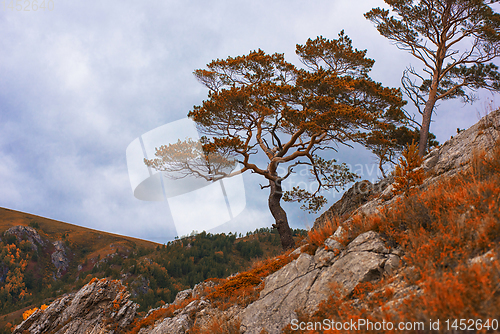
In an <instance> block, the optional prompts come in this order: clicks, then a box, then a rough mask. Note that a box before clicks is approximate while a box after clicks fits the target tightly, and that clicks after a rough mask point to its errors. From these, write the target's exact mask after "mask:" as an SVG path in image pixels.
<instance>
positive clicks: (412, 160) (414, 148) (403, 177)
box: [394, 141, 425, 196]
mask: <svg viewBox="0 0 500 334" xmlns="http://www.w3.org/2000/svg"><path fill="white" fill-rule="evenodd" d="M422 162H423V158H421V157H420V156H419V154H418V145H417V144H416V143H415V142H414V141H412V143H411V144H410V145H408V146H407V147H406V149H405V150H404V151H403V156H402V157H401V158H399V164H398V165H397V166H396V169H395V170H394V181H395V182H394V193H395V194H405V196H408V195H410V193H411V192H412V191H413V190H414V189H415V188H416V187H417V186H419V185H421V184H422V183H423V182H424V178H425V172H424V170H423V169H422V168H418V167H420V165H421V164H422Z"/></svg>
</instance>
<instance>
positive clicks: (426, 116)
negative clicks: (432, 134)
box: [418, 74, 439, 157]
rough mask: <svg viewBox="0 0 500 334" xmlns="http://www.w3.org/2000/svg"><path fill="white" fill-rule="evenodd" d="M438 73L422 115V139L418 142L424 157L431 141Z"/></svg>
mask: <svg viewBox="0 0 500 334" xmlns="http://www.w3.org/2000/svg"><path fill="white" fill-rule="evenodd" d="M437 77H438V75H437V74H435V75H434V77H433V79H432V84H431V88H430V91H429V98H428V99H427V102H426V103H425V107H424V111H423V115H422V127H421V128H420V139H419V142H418V155H419V157H423V156H424V154H425V151H426V150H427V143H428V141H429V130H430V127H431V118H432V111H433V110H434V105H435V104H436V101H437V98H436V97H437V90H438V85H439V83H438V79H437Z"/></svg>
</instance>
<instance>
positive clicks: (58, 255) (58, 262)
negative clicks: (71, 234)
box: [50, 240, 69, 278]
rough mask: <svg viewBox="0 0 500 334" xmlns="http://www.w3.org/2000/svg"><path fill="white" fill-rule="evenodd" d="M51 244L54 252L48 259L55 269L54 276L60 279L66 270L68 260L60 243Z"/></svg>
mask: <svg viewBox="0 0 500 334" xmlns="http://www.w3.org/2000/svg"><path fill="white" fill-rule="evenodd" d="M52 244H53V245H54V247H55V251H54V252H53V253H52V254H51V255H50V259H51V260H52V263H53V264H54V266H55V267H56V269H57V273H56V274H55V276H56V277H57V278H61V275H62V272H63V271H65V270H66V269H68V265H69V260H68V258H67V257H66V250H65V248H64V244H63V243H62V241H60V240H58V241H54V242H53V243H52Z"/></svg>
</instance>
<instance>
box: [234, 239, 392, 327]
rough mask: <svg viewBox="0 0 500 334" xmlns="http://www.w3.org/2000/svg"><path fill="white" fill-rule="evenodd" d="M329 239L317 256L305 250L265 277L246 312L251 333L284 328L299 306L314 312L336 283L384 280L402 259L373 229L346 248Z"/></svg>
mask: <svg viewBox="0 0 500 334" xmlns="http://www.w3.org/2000/svg"><path fill="white" fill-rule="evenodd" d="M325 244H327V247H319V248H318V250H317V251H316V254H315V255H314V256H311V255H309V254H306V253H302V254H301V255H300V256H299V257H298V258H297V259H296V260H294V261H292V262H290V263H289V264H288V265H286V266H284V267H283V268H281V269H280V270H278V271H276V272H275V273H273V274H271V275H269V276H268V277H267V278H266V279H265V281H264V282H265V287H264V289H263V290H262V291H261V293H260V297H259V299H258V300H257V301H255V302H254V303H252V304H250V305H249V306H248V307H247V308H245V309H244V310H243V311H242V313H241V314H240V319H241V323H242V327H243V328H244V329H245V331H244V333H245V334H257V333H260V332H261V331H262V330H263V329H265V330H266V331H267V332H268V333H270V334H272V333H281V329H282V328H283V327H284V326H286V325H287V324H289V323H290V322H291V320H292V319H294V318H296V317H297V311H300V312H305V313H308V314H312V313H313V312H314V311H315V310H317V307H318V305H319V303H321V302H322V301H324V300H325V299H326V298H328V296H329V295H330V294H331V292H332V291H331V288H330V286H331V284H332V283H337V284H338V285H339V286H341V287H342V288H343V293H344V295H349V294H351V293H352V291H353V290H354V288H355V287H356V286H357V285H358V284H359V283H362V282H370V281H375V280H378V279H380V278H381V277H382V276H383V275H385V274H389V273H393V272H394V271H395V270H396V269H397V267H398V265H399V256H398V255H396V254H394V253H392V252H391V250H390V249H389V248H388V247H387V246H386V245H385V242H384V240H383V239H382V237H381V236H380V235H379V234H378V233H375V232H372V231H370V232H366V233H363V234H361V235H359V236H358V237H357V238H356V239H354V240H353V241H352V242H351V243H350V244H349V245H347V247H346V248H344V247H343V246H342V245H341V244H340V243H338V242H337V241H335V240H330V239H327V242H326V243H325ZM388 262H389V263H390V264H388Z"/></svg>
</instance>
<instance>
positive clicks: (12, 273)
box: [0, 208, 305, 333]
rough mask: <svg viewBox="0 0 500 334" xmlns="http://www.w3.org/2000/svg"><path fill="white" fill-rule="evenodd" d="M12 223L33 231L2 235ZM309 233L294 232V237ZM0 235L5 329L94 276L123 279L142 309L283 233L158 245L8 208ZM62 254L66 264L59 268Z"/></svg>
mask: <svg viewBox="0 0 500 334" xmlns="http://www.w3.org/2000/svg"><path fill="white" fill-rule="evenodd" d="M15 226H28V227H31V228H33V229H34V231H35V236H34V237H33V235H26V234H20V233H18V234H17V235H15V234H10V233H5V232H6V231H7V230H8V229H9V228H12V227H15ZM304 233H305V231H299V230H296V231H294V234H295V235H296V236H297V237H299V236H300V235H304ZM36 234H37V235H38V236H39V237H40V240H41V241H42V242H43V244H39V243H38V242H37V241H36V240H35V239H36ZM0 235H1V237H0V240H1V241H0V328H2V329H0V333H1V331H3V328H7V327H9V328H11V327H12V325H13V324H17V323H19V322H20V321H21V320H22V317H21V315H22V314H23V312H25V311H26V310H30V309H34V308H35V307H40V306H41V305H43V304H49V303H50V302H52V301H53V300H55V299H56V298H57V297H59V296H60V295H62V294H65V293H68V292H71V291H76V290H78V289H80V288H81V287H82V286H83V285H85V284H87V283H88V282H90V281H91V280H92V279H93V278H109V279H118V280H121V281H122V282H123V284H125V285H126V286H128V289H129V291H130V292H131V293H132V299H133V300H134V301H135V302H137V303H138V304H140V308H139V310H138V311H139V313H140V314H142V313H141V312H146V311H148V310H149V309H150V308H152V307H158V306H161V305H164V304H165V303H171V302H173V300H174V298H175V296H176V294H177V292H179V291H181V290H184V289H187V288H191V287H193V286H194V285H195V284H197V283H199V282H201V281H203V280H205V279H207V278H224V277H227V276H229V275H231V274H234V273H235V272H238V271H240V270H242V269H244V268H247V267H249V266H250V265H251V264H252V262H253V261H254V260H255V259H258V258H263V257H269V256H274V255H276V254H278V253H279V251H280V248H281V247H280V242H279V235H278V234H277V233H276V231H274V230H270V229H266V228H263V229H260V230H256V231H255V232H253V233H247V235H246V236H245V237H243V238H237V236H236V234H232V233H230V234H229V235H225V234H218V235H212V234H210V233H205V232H203V233H201V234H198V235H195V236H191V237H186V238H183V239H178V240H174V241H172V242H169V243H167V244H165V245H160V244H156V243H153V242H149V241H146V240H140V239H135V238H130V237H125V236H119V235H114V234H111V233H105V232H100V231H96V230H91V229H87V228H83V227H79V226H75V225H72V224H68V223H63V222H58V221H54V220H51V219H47V218H42V217H38V216H33V215H29V214H25V213H21V212H17V211H13V210H8V209H3V208H0ZM30 237H31V239H30ZM34 238H35V239H34ZM56 244H58V245H57V246H56ZM61 247H62V251H61ZM58 249H59V251H58ZM57 254H59V255H61V256H62V257H63V260H64V261H66V265H63V264H64V263H62V262H61V264H58V265H62V267H60V268H57V266H56V263H57V259H59V260H60V258H58V257H55V255H57ZM6 333H10V330H7V331H6Z"/></svg>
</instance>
